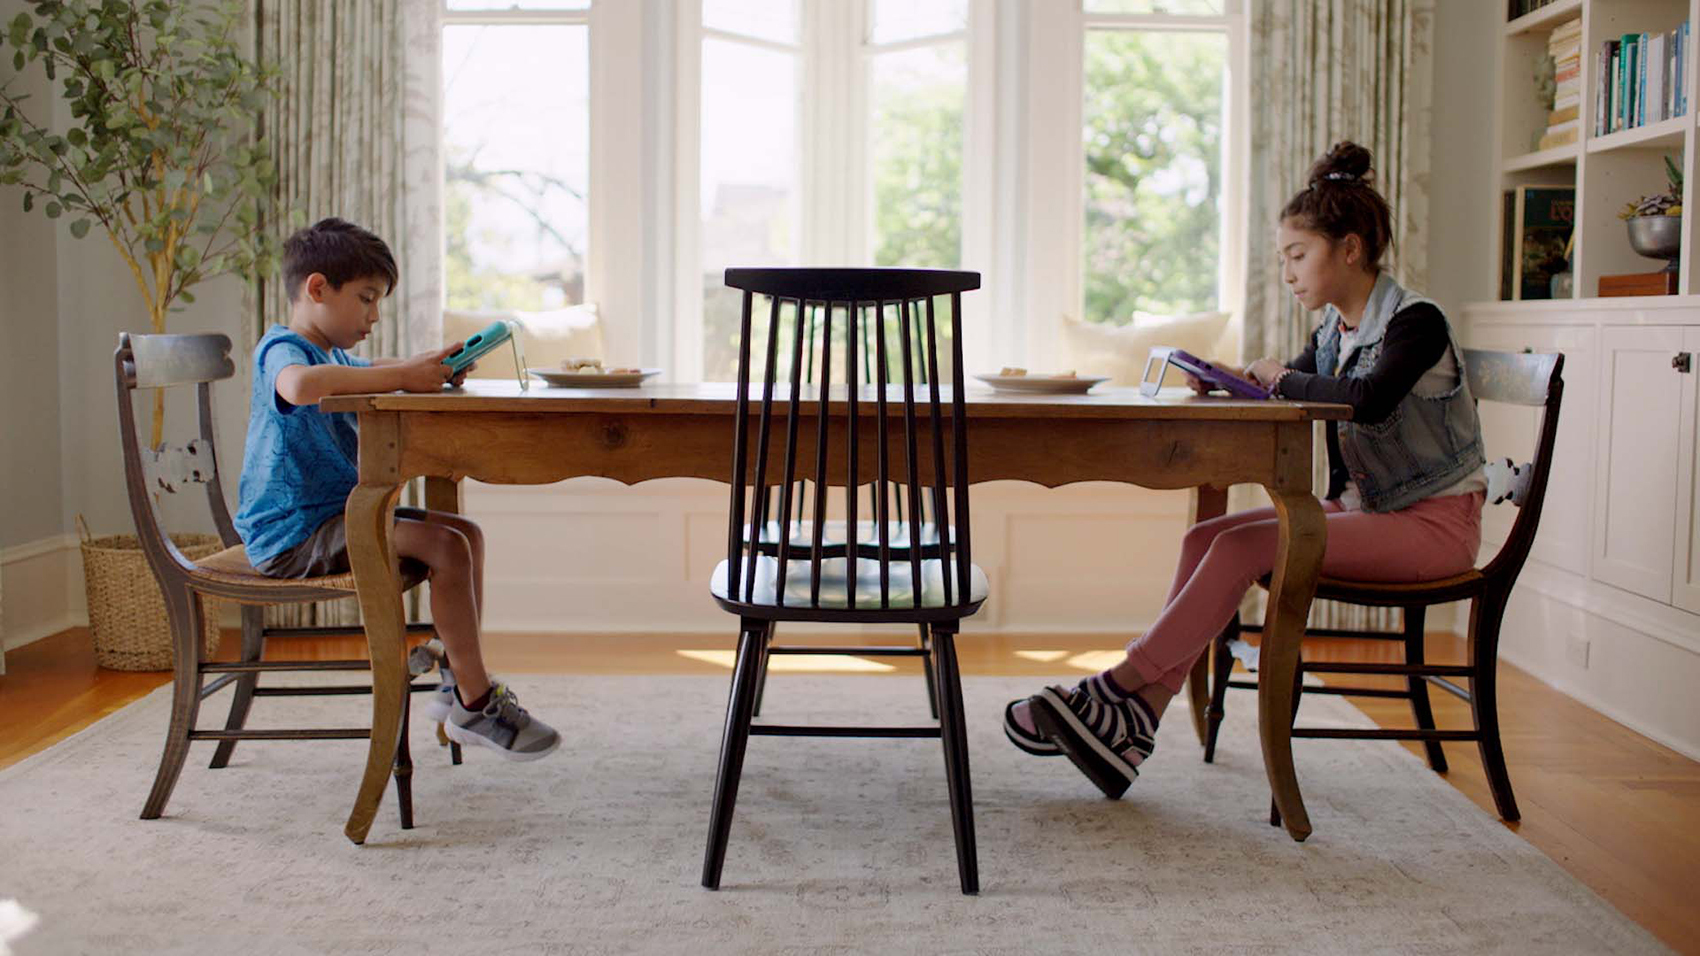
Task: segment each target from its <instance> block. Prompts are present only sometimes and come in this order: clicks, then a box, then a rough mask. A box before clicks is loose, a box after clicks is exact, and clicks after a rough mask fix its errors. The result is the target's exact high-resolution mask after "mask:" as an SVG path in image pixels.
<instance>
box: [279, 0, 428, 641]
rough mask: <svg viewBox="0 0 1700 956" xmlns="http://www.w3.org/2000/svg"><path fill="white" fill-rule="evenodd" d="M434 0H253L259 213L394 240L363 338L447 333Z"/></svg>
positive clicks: (292, 614) (412, 338) (385, 341)
mask: <svg viewBox="0 0 1700 956" xmlns="http://www.w3.org/2000/svg"><path fill="white" fill-rule="evenodd" d="M439 7H440V4H439V2H438V0H358V2H349V0H253V13H254V27H255V50H256V52H257V54H258V56H259V57H260V58H262V59H263V60H265V61H268V62H271V63H274V64H276V65H277V66H278V68H279V69H280V70H281V72H282V79H283V82H282V91H281V94H280V96H279V98H278V100H277V101H276V103H275V104H274V105H273V106H272V107H271V109H270V110H269V112H268V114H267V115H266V117H265V120H264V123H263V127H264V136H265V142H266V144H267V145H268V146H269V147H270V148H271V149H272V150H273V153H274V155H275V156H276V159H277V165H278V185H277V189H276V190H275V192H274V194H273V196H272V200H273V202H272V206H271V212H270V214H269V216H268V222H267V225H266V227H267V228H270V229H274V230H276V231H277V232H278V233H279V234H280V235H284V234H287V233H288V232H290V231H292V230H293V229H295V228H296V227H298V226H300V225H304V224H308V223H312V222H316V221H318V220H319V219H322V218H324V217H326V216H341V217H342V218H344V219H347V220H349V221H351V222H354V223H357V224H359V225H361V226H364V227H366V228H368V229H371V230H372V231H374V232H376V233H377V234H378V235H380V236H382V237H383V238H384V240H385V241H386V242H388V243H389V245H390V248H391V250H392V251H393V252H394V253H395V257H396V263H397V265H398V266H399V268H400V273H401V276H400V281H399V283H398V284H397V286H396V288H395V291H394V292H393V293H392V294H391V296H390V298H389V299H388V300H387V301H386V302H385V303H384V304H383V306H381V307H380V308H381V312H382V314H383V319H382V321H381V322H380V324H379V325H378V327H377V328H376V329H374V330H373V333H372V335H371V336H370V337H369V338H368V339H367V340H366V342H365V343H364V344H363V346H362V347H361V348H360V349H359V351H360V352H362V353H363V354H367V355H411V354H413V353H414V352H417V351H420V350H423V349H425V348H429V347H433V346H435V345H437V344H438V343H439V342H440V341H441V339H442V321H443V314H442V301H443V298H442V283H443V278H442V212H441V206H442V201H441V196H442V188H441V183H442V166H441V157H440V155H439V149H438V140H439V137H438V117H439V112H440V110H439V101H440V99H441V90H442V82H441V79H440V75H441V66H440V63H441V36H442V33H441V29H440V26H439ZM249 299H250V303H251V304H252V305H253V306H254V308H253V310H252V312H251V319H252V321H251V322H250V332H251V335H252V338H251V339H250V341H249V342H248V343H247V344H248V347H249V348H250V349H252V347H253V345H254V343H255V342H256V341H258V339H259V336H260V335H261V334H263V333H264V330H265V328H266V327H267V326H269V325H271V324H274V323H276V322H279V321H282V320H283V318H284V317H285V316H286V315H287V314H288V311H287V310H288V299H287V293H286V291H285V290H284V289H283V288H282V283H281V282H279V281H278V279H277V277H275V276H266V277H263V278H262V279H261V280H260V281H259V282H257V283H256V284H255V286H254V288H253V289H252V290H251V295H250V297H249ZM268 620H273V621H274V622H275V623H278V624H284V625H308V624H348V623H353V622H355V621H358V620H359V610H358V604H357V603H356V602H355V601H354V600H353V599H352V598H351V599H348V600H345V601H338V602H334V603H327V604H322V605H311V606H297V607H284V608H272V609H269V610H268Z"/></svg>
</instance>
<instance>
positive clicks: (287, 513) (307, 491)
mask: <svg viewBox="0 0 1700 956" xmlns="http://www.w3.org/2000/svg"><path fill="white" fill-rule="evenodd" d="M325 364H335V365H348V366H354V367H364V366H368V365H371V364H372V363H370V362H368V361H366V360H365V359H362V358H357V357H355V356H352V355H349V354H348V353H347V352H344V351H343V350H342V349H337V348H333V349H331V350H330V352H329V353H327V352H325V350H324V349H321V348H319V347H318V346H317V345H314V344H313V343H312V342H310V341H308V340H307V339H306V338H304V337H302V336H301V335H299V334H297V333H295V332H291V331H289V329H287V328H285V327H284V326H281V325H274V326H272V327H271V328H270V329H267V330H266V334H265V335H264V336H263V337H262V338H261V339H260V342H259V344H258V345H256V346H255V347H254V392H253V398H252V401H251V402H250V407H249V414H248V443H247V446H246V447H245V448H244V449H243V451H242V481H241V484H240V486H239V492H238V504H237V511H236V533H237V534H240V535H241V536H242V543H243V544H244V545H245V546H246V548H247V551H248V562H249V563H250V564H252V565H254V566H256V567H258V566H260V565H262V564H264V563H265V562H266V561H268V560H270V559H272V558H275V557H277V556H278V555H280V554H282V553H284V552H285V551H288V550H289V549H290V548H293V547H295V546H296V545H298V544H300V543H301V542H302V541H305V540H307V536H308V535H310V534H312V533H313V532H314V531H315V530H317V529H318V527H319V525H321V524H324V523H325V521H326V520H327V519H329V518H331V517H332V516H334V515H338V514H341V513H342V510H343V508H344V507H345V506H346V505H347V504H348V494H349V492H351V491H353V490H354V486H355V485H356V484H357V483H358V482H359V471H358V470H357V468H356V462H357V461H358V456H359V448H360V443H359V433H358V432H357V430H356V423H357V422H358V420H359V419H358V417H357V416H356V415H354V414H353V413H352V412H332V413H326V412H321V411H319V406H317V405H291V404H289V403H288V402H286V401H284V400H283V396H281V395H279V394H278V393H277V374H278V372H280V371H282V370H283V369H285V368H288V367H289V366H291V365H325Z"/></svg>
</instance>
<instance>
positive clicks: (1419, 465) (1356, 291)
mask: <svg viewBox="0 0 1700 956" xmlns="http://www.w3.org/2000/svg"><path fill="white" fill-rule="evenodd" d="M1391 233H1392V223H1391V216H1390V214H1389V211H1388V207H1387V202H1386V200H1384V199H1383V198H1382V197H1381V195H1380V193H1378V192H1376V189H1375V186H1374V185H1373V172H1372V170H1371V167H1370V154H1369V151H1368V150H1366V149H1364V148H1363V147H1361V146H1358V145H1357V144H1355V143H1350V142H1345V143H1340V144H1339V145H1337V146H1335V147H1334V148H1333V149H1332V150H1330V151H1329V153H1328V155H1326V156H1324V157H1323V158H1322V159H1321V160H1319V161H1318V162H1317V163H1316V165H1315V166H1313V167H1312V168H1311V173H1310V185H1309V186H1307V187H1306V188H1305V189H1304V190H1303V191H1301V192H1300V193H1299V194H1298V195H1296V196H1294V197H1293V198H1292V199H1291V200H1290V201H1288V203H1287V205H1286V207H1285V208H1284V209H1283V210H1282V211H1281V220H1280V223H1279V227H1278V229H1277V230H1276V254H1277V255H1278V256H1279V258H1280V261H1281V278H1282V279H1283V280H1284V281H1285V282H1286V283H1287V285H1288V287H1289V288H1291V289H1292V291H1293V295H1294V296H1295V297H1296V298H1297V299H1298V300H1299V302H1300V303H1302V304H1303V305H1304V307H1305V308H1306V309H1311V310H1315V309H1319V308H1320V309H1323V310H1324V311H1323V317H1322V324H1321V325H1319V326H1318V327H1317V329H1316V331H1314V332H1312V333H1311V336H1310V345H1309V346H1308V347H1307V348H1306V349H1305V350H1304V352H1303V354H1301V355H1299V356H1298V357H1297V358H1295V359H1293V360H1292V361H1289V362H1287V363H1286V364H1282V363H1280V362H1277V361H1275V360H1273V359H1269V358H1263V359H1259V360H1257V361H1256V362H1253V363H1252V364H1251V366H1250V367H1249V368H1247V369H1245V370H1244V373H1243V374H1245V375H1246V376H1247V377H1249V378H1253V379H1255V380H1257V381H1258V382H1259V383H1261V384H1263V385H1267V386H1270V387H1272V388H1273V389H1274V391H1275V393H1276V395H1277V396H1278V397H1280V398H1287V399H1295V400H1299V401H1312V402H1338V403H1340V404H1345V405H1350V406H1352V418H1351V421H1349V422H1329V429H1328V467H1329V481H1328V493H1327V497H1326V500H1325V501H1324V502H1323V511H1324V513H1325V520H1326V522H1327V529H1328V540H1327V545H1326V548H1325V551H1324V555H1323V560H1322V573H1323V574H1324V575H1327V576H1329V577H1336V578H1346V579H1352V580H1360V581H1424V580H1432V579H1435V578H1442V577H1447V576H1450V575H1453V574H1458V573H1460V572H1462V571H1465V570H1467V569H1468V568H1470V567H1472V566H1474V564H1475V559H1476V552H1477V550H1478V548H1479V547H1480V544H1481V508H1482V498H1483V495H1484V492H1485V490H1486V488H1487V481H1486V478H1485V477H1484V475H1483V472H1482V464H1483V456H1482V441H1481V424H1480V422H1479V421H1478V420H1477V418H1476V407H1475V400H1474V399H1473V398H1472V397H1471V395H1470V390H1469V386H1468V384H1467V383H1466V381H1465V378H1464V367H1463V356H1462V354H1461V353H1460V351H1459V349H1458V345H1457V342H1456V341H1455V340H1454V339H1453V336H1452V329H1451V326H1450V325H1449V324H1448V323H1447V321H1446V316H1445V315H1443V314H1442V313H1441V311H1440V308H1439V307H1438V306H1436V305H1435V304H1434V303H1433V302H1430V301H1428V300H1427V299H1424V298H1422V297H1421V296H1419V295H1417V294H1415V293H1412V292H1408V291H1406V290H1405V289H1402V288H1400V287H1399V285H1398V283H1396V282H1394V281H1393V279H1392V278H1391V277H1390V276H1388V275H1387V274H1386V273H1384V272H1383V271H1382V270H1381V256H1382V253H1383V252H1384V251H1385V250H1386V248H1387V245H1388V241H1389V239H1390V237H1391ZM1192 384H1193V387H1194V388H1195V389H1199V390H1200V391H1202V389H1203V386H1202V385H1201V383H1199V382H1197V381H1196V380H1195V381H1194V382H1193V383H1192ZM1276 536H1277V525H1276V520H1275V510H1274V509H1273V508H1259V509H1256V510H1253V511H1244V512H1240V513H1237V514H1230V515H1223V516H1222V517H1220V518H1215V519H1212V520H1209V521H1202V522H1199V523H1198V524H1196V525H1194V526H1193V527H1192V528H1191V529H1190V530H1189V531H1188V532H1187V534H1186V538H1185V540H1184V541H1183V543H1182V546H1181V558H1180V565H1179V567H1178V568H1176V571H1175V580H1174V584H1173V586H1172V587H1171V588H1170V589H1169V597H1168V600H1167V601H1166V602H1165V604H1164V608H1163V612H1162V614H1161V615H1159V616H1158V618H1157V621H1156V623H1154V624H1152V625H1151V629H1150V630H1149V631H1147V632H1146V633H1145V634H1144V635H1143V636H1142V637H1140V638H1139V639H1138V640H1136V641H1134V642H1133V643H1132V644H1130V645H1128V648H1127V657H1126V658H1125V659H1124V660H1122V661H1121V662H1120V663H1118V664H1116V665H1115V666H1114V667H1111V668H1110V669H1109V670H1106V671H1104V672H1103V673H1100V674H1097V675H1094V676H1092V677H1088V678H1085V679H1084V680H1082V681H1081V682H1080V683H1079V684H1078V685H1077V686H1075V687H1074V688H1072V689H1066V690H1065V689H1063V688H1062V687H1047V688H1045V689H1044V690H1042V691H1040V692H1039V693H1038V694H1035V695H1034V696H1032V697H1030V698H1028V699H1026V700H1019V701H1011V702H1010V703H1009V705H1008V706H1007V707H1005V708H1004V732H1005V734H1007V735H1008V737H1009V739H1010V741H1011V742H1012V743H1014V744H1015V745H1016V746H1017V747H1019V748H1021V749H1022V750H1025V751H1027V752H1028V753H1032V754H1038V755H1042V756H1054V755H1057V754H1059V753H1060V754H1065V755H1067V756H1068V757H1069V758H1070V759H1071V760H1072V761H1073V762H1074V764H1075V766H1077V767H1079V768H1080V771H1081V772H1082V773H1084V774H1085V775H1086V776H1087V777H1088V778H1090V779H1091V780H1092V782H1093V783H1095V784H1097V785H1098V787H1099V788H1100V789H1102V790H1103V791H1104V794H1105V795H1106V796H1108V797H1111V798H1116V797H1119V796H1121V794H1122V792H1123V791H1125V790H1126V789H1127V787H1128V784H1130V783H1132V782H1133V779H1134V778H1135V777H1137V776H1138V775H1139V765H1140V763H1141V762H1143V761H1144V760H1145V759H1146V758H1147V757H1149V756H1150V755H1151V750H1152V747H1153V744H1154V738H1155V735H1156V732H1157V724H1158V721H1160V720H1161V719H1162V716H1163V711H1164V709H1165V708H1166V707H1167V706H1168V704H1169V701H1170V700H1171V699H1172V698H1173V697H1174V695H1175V694H1176V693H1177V692H1179V691H1180V688H1181V682H1182V681H1183V680H1185V678H1186V675H1187V672H1188V671H1189V670H1190V669H1191V667H1192V663H1193V661H1194V660H1195V659H1197V657H1198V655H1199V654H1200V653H1202V652H1203V651H1204V650H1205V648H1207V647H1208V646H1209V644H1210V640H1211V638H1213V637H1214V636H1215V635H1216V634H1218V633H1220V632H1221V631H1222V629H1223V628H1224V627H1226V626H1227V624H1228V621H1229V620H1230V619H1231V618H1232V617H1233V615H1234V612H1235V611H1236V610H1237V609H1238V607H1239V603H1240V599H1241V598H1242V597H1244V595H1245V592H1246V589H1247V588H1248V587H1250V586H1251V584H1252V582H1253V581H1256V580H1257V579H1258V578H1259V577H1261V576H1263V575H1265V574H1267V573H1269V571H1270V569H1271V568H1272V567H1273V566H1274V560H1275V544H1276Z"/></svg>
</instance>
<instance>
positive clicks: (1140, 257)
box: [1083, 30, 1228, 324]
mask: <svg viewBox="0 0 1700 956" xmlns="http://www.w3.org/2000/svg"><path fill="white" fill-rule="evenodd" d="M1227 52H1228V41H1227V37H1225V36H1224V35H1222V34H1219V33H1144V32H1122V31H1113V32H1112V31H1099V30H1093V31H1089V32H1088V33H1087V35H1086V49H1085V54H1086V82H1085V88H1086V102H1085V108H1084V110H1083V116H1084V119H1085V147H1086V178H1085V188H1086V224H1085V225H1086V235H1085V245H1084V251H1085V256H1084V258H1085V263H1084V267H1085V293H1086V294H1085V299H1086V302H1085V309H1086V316H1085V317H1086V318H1087V320H1089V321H1093V322H1110V323H1115V324H1124V323H1127V322H1129V321H1131V320H1132V319H1133V317H1134V313H1135V312H1136V311H1140V312H1149V313H1156V314H1177V313H1184V312H1196V311H1203V310H1208V309H1214V308H1215V307H1216V303H1217V263H1218V261H1219V254H1220V245H1221V210H1220V206H1219V201H1220V197H1221V191H1222V130H1223V114H1222V110H1223V102H1224V100H1223V91H1224V88H1225V85H1226V77H1227V71H1226V65H1227Z"/></svg>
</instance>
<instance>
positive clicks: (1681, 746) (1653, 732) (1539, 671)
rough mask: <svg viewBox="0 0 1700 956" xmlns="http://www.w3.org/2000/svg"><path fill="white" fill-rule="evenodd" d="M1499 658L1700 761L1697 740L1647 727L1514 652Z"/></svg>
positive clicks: (1655, 741) (1650, 737) (1591, 708)
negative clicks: (1684, 738)
mask: <svg viewBox="0 0 1700 956" xmlns="http://www.w3.org/2000/svg"><path fill="white" fill-rule="evenodd" d="M1499 659H1500V660H1501V661H1503V662H1505V663H1507V664H1510V665H1511V666H1513V667H1515V668H1517V669H1518V670H1521V671H1522V672H1523V673H1525V674H1528V675H1529V676H1530V677H1533V678H1534V679H1536V680H1538V681H1540V682H1541V683H1543V684H1545V685H1547V686H1548V687H1551V688H1552V689H1553V690H1556V691H1558V692H1559V693H1561V694H1563V695H1564V696H1566V697H1568V698H1570V699H1571V700H1574V701H1576V702H1577V703H1579V704H1581V705H1582V706H1584V707H1586V708H1588V709H1589V710H1592V711H1594V712H1595V713H1598V714H1600V715H1602V716H1605V717H1609V718H1611V719H1612V720H1614V721H1616V722H1618V723H1620V724H1622V725H1623V726H1625V727H1628V728H1629V729H1630V730H1633V731H1635V732H1636V733H1638V734H1640V735H1641V736H1643V737H1645V738H1647V739H1648V740H1651V741H1653V742H1654V743H1656V744H1659V745H1660V746H1663V747H1669V748H1670V749H1672V750H1674V751H1676V752H1677V753H1679V754H1682V755H1683V756H1684V757H1687V758H1688V759H1690V760H1694V761H1700V741H1694V740H1683V739H1681V738H1678V737H1673V736H1671V735H1670V734H1668V733H1665V732H1663V731H1661V730H1659V729H1658V728H1656V727H1653V726H1650V725H1649V724H1647V722H1646V721H1643V720H1639V719H1637V718H1635V717H1632V716H1630V715H1628V714H1626V713H1624V711H1623V710H1622V709H1621V708H1619V707H1617V706H1615V705H1613V704H1612V703H1610V702H1609V701H1606V700H1604V699H1602V698H1601V697H1600V696H1599V695H1598V694H1595V693H1593V692H1591V691H1589V690H1587V689H1586V688H1582V687H1577V686H1576V685H1574V684H1572V683H1570V682H1569V681H1565V680H1561V679H1557V678H1555V677H1554V675H1552V674H1550V673H1545V670H1546V669H1545V668H1543V667H1541V666H1540V665H1539V664H1537V663H1535V662H1534V661H1531V660H1529V659H1527V658H1526V657H1524V656H1523V655H1522V654H1518V653H1515V652H1512V653H1507V652H1506V651H1505V650H1504V649H1501V651H1500V654H1499Z"/></svg>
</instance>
